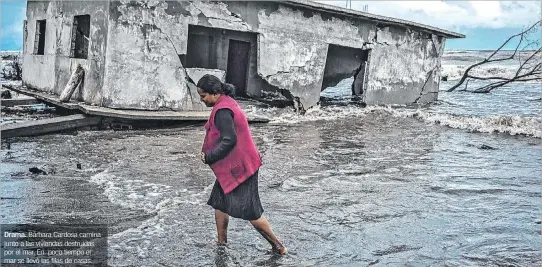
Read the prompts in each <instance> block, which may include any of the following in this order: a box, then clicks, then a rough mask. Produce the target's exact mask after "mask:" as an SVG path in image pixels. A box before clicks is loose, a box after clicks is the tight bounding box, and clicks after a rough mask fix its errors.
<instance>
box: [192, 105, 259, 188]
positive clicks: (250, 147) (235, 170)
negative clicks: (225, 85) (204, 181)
mask: <svg viewBox="0 0 542 267" xmlns="http://www.w3.org/2000/svg"><path fill="white" fill-rule="evenodd" d="M222 108H229V109H230V110H231V111H233V124H234V126H235V133H236V134H237V143H236V145H235V146H234V147H233V150H232V151H231V152H230V153H229V154H228V155H227V156H226V157H225V158H223V159H221V160H219V161H217V162H215V163H213V164H211V169H212V170H213V172H214V173H215V175H216V178H217V180H218V182H219V183H220V186H221V187H222V190H224V194H227V193H229V192H231V191H232V190H233V189H235V188H236V187H237V186H238V185H240V184H241V183H242V182H244V181H245V180H246V179H247V178H248V177H250V176H251V175H253V174H254V173H256V171H258V169H259V168H260V166H261V165H262V161H261V158H260V153H258V149H257V148H256V145H254V141H253V140H252V136H251V135H250V129H249V128H248V121H247V119H246V116H245V113H244V112H243V110H242V109H241V107H239V104H237V102H236V101H235V100H233V99H232V98H231V97H229V96H226V95H222V96H220V98H219V99H218V100H217V102H216V103H215V105H214V107H213V110H212V111H211V116H209V120H208V121H207V123H206V124H205V129H206V134H205V140H204V141H203V148H202V151H203V152H209V151H212V150H213V149H214V148H216V147H217V146H218V144H219V140H220V132H219V131H218V129H217V128H216V126H215V114H216V112H217V111H218V110H219V109H222Z"/></svg>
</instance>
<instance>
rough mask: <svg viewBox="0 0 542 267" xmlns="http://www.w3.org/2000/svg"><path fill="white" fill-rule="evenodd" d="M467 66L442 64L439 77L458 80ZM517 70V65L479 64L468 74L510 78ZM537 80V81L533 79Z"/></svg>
mask: <svg viewBox="0 0 542 267" xmlns="http://www.w3.org/2000/svg"><path fill="white" fill-rule="evenodd" d="M468 67H469V66H467V65H465V66H463V65H442V72H441V77H447V78H448V80H452V81H453V80H459V79H461V77H462V76H463V74H464V73H465V70H466V69H467V68H468ZM516 71H517V66H513V65H509V66H505V65H500V66H496V65H493V66H489V65H488V66H479V67H475V68H473V69H471V70H470V72H469V73H470V74H472V75H474V76H478V77H483V78H487V77H495V76H498V77H503V78H512V77H514V75H515V73H516ZM533 82H537V81H533Z"/></svg>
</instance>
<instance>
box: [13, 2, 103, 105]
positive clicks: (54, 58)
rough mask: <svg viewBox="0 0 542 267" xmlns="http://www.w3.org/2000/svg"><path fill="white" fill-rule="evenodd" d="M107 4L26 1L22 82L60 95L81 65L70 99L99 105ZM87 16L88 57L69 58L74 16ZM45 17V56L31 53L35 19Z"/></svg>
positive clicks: (34, 35)
mask: <svg viewBox="0 0 542 267" xmlns="http://www.w3.org/2000/svg"><path fill="white" fill-rule="evenodd" d="M108 6H109V3H108V2H105V1H98V2H91V3H85V2H70V1H29V2H28V3H27V18H28V26H27V37H26V41H25V44H24V46H25V47H24V51H25V52H24V53H25V54H24V61H23V68H24V72H23V82H24V83H25V85H27V86H29V87H32V88H36V89H38V90H42V91H48V92H51V93H55V94H58V95H59V94H60V93H61V92H62V90H63V89H64V87H65V86H66V84H67V83H68V80H69V78H70V76H71V74H72V71H73V70H74V69H75V68H76V67H77V64H81V66H82V67H83V69H84V70H85V77H84V80H83V82H82V84H81V86H79V88H78V89H77V90H76V91H75V92H74V94H73V95H72V99H76V100H79V101H84V102H87V103H93V104H100V103H101V99H102V96H101V92H102V82H103V73H104V63H105V58H104V57H105V48H106V42H107V40H106V36H107V21H108V20H107V18H108V14H109V12H108ZM77 15H90V41H89V50H88V57H87V59H78V58H70V48H71V32H72V25H73V19H74V16H77ZM43 19H45V20H46V33H45V49H44V55H34V54H33V51H34V41H35V38H36V21H37V20H43Z"/></svg>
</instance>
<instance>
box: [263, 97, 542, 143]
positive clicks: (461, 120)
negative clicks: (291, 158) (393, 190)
mask: <svg viewBox="0 0 542 267" xmlns="http://www.w3.org/2000/svg"><path fill="white" fill-rule="evenodd" d="M253 112H255V113H257V114H260V115H264V116H267V117H270V118H272V119H271V121H270V124H297V123H303V122H312V121H330V120H337V119H341V118H348V117H368V118H370V116H375V114H382V113H385V114H389V115H390V116H394V117H401V118H416V119H418V120H420V121H424V122H427V123H433V124H439V125H443V126H447V127H451V128H457V129H465V130H467V131H470V132H479V133H504V134H509V135H524V136H530V137H535V138H542V120H541V119H540V118H538V117H525V116H505V115H490V116H473V115H456V114H448V113H437V112H432V111H429V110H427V109H423V108H419V109H410V108H406V107H405V106H367V107H366V108H360V107H358V106H354V105H347V106H326V107H320V106H317V107H315V108H311V109H310V110H309V111H307V113H306V114H305V115H301V114H298V113H295V112H293V111H285V110H284V109H282V110H281V109H267V110H266V109H257V108H253Z"/></svg>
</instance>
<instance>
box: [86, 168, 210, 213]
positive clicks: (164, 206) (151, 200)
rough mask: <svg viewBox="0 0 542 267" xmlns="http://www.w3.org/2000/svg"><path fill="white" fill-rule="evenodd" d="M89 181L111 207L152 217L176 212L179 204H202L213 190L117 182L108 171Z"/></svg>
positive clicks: (118, 179)
mask: <svg viewBox="0 0 542 267" xmlns="http://www.w3.org/2000/svg"><path fill="white" fill-rule="evenodd" d="M90 181H91V182H93V183H96V184H98V185H101V186H103V188H104V194H105V195H106V196H107V198H108V199H109V200H110V201H111V202H112V203H114V204H118V205H120V206H123V207H126V208H130V209H136V210H144V211H145V212H147V213H151V214H152V213H159V212H163V211H166V210H168V209H170V208H175V207H176V206H178V204H179V203H189V204H194V205H199V204H204V200H203V198H204V195H205V194H206V192H207V191H209V188H210V187H211V186H212V185H210V186H209V187H208V188H205V190H204V191H203V192H190V191H188V190H186V189H182V190H174V189H173V188H172V187H171V186H167V185H162V184H153V183H147V182H145V181H143V180H130V179H127V178H120V177H117V176H115V175H113V174H111V173H110V172H109V171H108V170H105V171H103V172H100V173H98V174H95V175H93V176H91V178H90Z"/></svg>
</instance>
